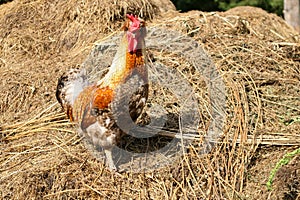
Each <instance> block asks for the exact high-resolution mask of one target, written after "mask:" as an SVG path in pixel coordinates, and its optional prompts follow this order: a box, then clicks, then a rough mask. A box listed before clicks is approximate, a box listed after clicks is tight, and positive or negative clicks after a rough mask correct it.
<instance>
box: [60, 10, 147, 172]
mask: <svg viewBox="0 0 300 200" xmlns="http://www.w3.org/2000/svg"><path fill="white" fill-rule="evenodd" d="M123 30H124V32H125V34H124V36H123V38H122V40H121V43H120V46H119V48H118V50H117V52H116V55H115V57H114V59H113V62H112V64H111V66H110V68H109V71H108V73H107V74H106V75H105V76H104V77H103V78H102V79H101V80H99V81H98V82H97V83H93V84H90V83H89V82H88V79H87V75H86V71H85V70H84V69H71V70H70V71H69V72H67V73H64V74H63V75H62V76H61V77H60V78H59V80H58V84H57V90H56V98H57V100H58V102H59V103H60V104H61V106H62V108H63V110H64V111H65V113H66V115H67V116H68V118H69V119H70V121H73V122H77V123H78V124H79V133H80V134H82V135H83V136H84V137H86V138H87V139H89V140H90V141H91V142H92V144H93V145H95V146H101V147H102V148H103V149H104V152H105V155H106V164H107V165H108V166H109V168H110V169H111V170H116V169H117V168H116V166H115V164H114V161H113V158H112V151H111V150H112V148H113V146H114V145H117V144H118V142H119V140H120V136H121V134H124V133H128V131H129V130H130V127H131V126H130V124H133V123H134V122H136V120H137V118H138V117H139V116H140V114H141V112H142V110H143V108H144V106H145V104H146V101H147V98H148V84H147V81H148V72H147V67H146V65H145V58H144V50H145V36H146V28H145V22H144V21H143V20H141V19H139V18H138V17H137V16H133V15H127V20H126V21H125V23H124V26H123ZM126 116H129V117H126ZM131 122H132V123H131Z"/></svg>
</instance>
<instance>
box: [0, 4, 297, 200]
mask: <svg viewBox="0 0 300 200" xmlns="http://www.w3.org/2000/svg"><path fill="white" fill-rule="evenodd" d="M164 3H165V4H166V5H170V4H169V3H168V2H167V1H165V2H164ZM104 8H105V9H104ZM171 8H172V7H170V9H171ZM126 12H134V13H136V14H141V15H143V16H144V17H145V18H146V19H147V20H148V21H149V20H150V19H152V21H149V22H148V26H152V27H153V26H159V27H162V28H165V29H173V30H177V31H179V32H181V33H182V34H185V35H187V36H190V37H193V38H194V39H195V40H196V41H198V42H199V43H200V44H201V45H202V46H203V48H204V49H205V50H206V51H207V52H208V54H209V55H211V59H212V60H213V62H214V63H215V65H216V66H217V69H218V71H219V72H220V74H221V76H222V78H223V79H224V81H225V84H226V91H227V97H226V98H227V105H226V109H227V110H226V125H225V128H224V134H223V135H222V137H221V138H220V139H219V140H218V141H217V142H218V144H217V145H216V146H215V147H214V148H213V149H212V151H211V152H210V153H209V154H205V155H202V154H199V151H200V150H201V149H200V148H199V145H198V142H199V140H195V142H194V143H193V145H191V146H190V147H189V151H188V152H187V153H185V154H184V155H183V157H182V159H181V160H179V161H177V162H176V163H175V164H174V165H171V166H169V167H166V168H164V169H160V170H159V171H158V172H149V173H141V174H134V173H130V172H127V173H120V174H112V173H110V172H109V171H107V170H106V169H105V167H104V166H103V164H102V163H101V162H98V161H97V160H96V159H95V158H94V157H93V156H92V155H91V154H90V153H89V152H88V151H87V150H86V147H85V146H84V145H83V143H82V141H81V138H79V137H78V136H77V133H76V131H75V129H74V128H73V126H72V124H70V123H68V122H67V121H66V120H65V119H64V118H63V115H62V114H61V110H60V108H59V106H58V105H57V104H55V98H54V91H55V85H56V80H57V77H58V76H59V75H60V74H61V73H62V72H63V71H65V70H67V69H68V68H70V67H74V66H76V65H80V64H81V63H83V61H84V60H85V58H86V57H87V56H88V54H89V52H90V51H91V48H92V47H93V43H94V42H96V41H97V40H100V39H101V38H103V37H104V36H105V35H109V34H110V33H112V32H113V31H117V30H118V29H119V27H120V25H121V22H122V21H123V17H124V14H125V13H126ZM0 36H1V37H0V44H1V45H0V73H1V75H2V79H1V81H0V88H1V94H0V112H1V116H0V123H1V131H0V149H1V153H0V155H1V157H0V174H1V175H0V195H1V197H2V198H4V199H17V198H18V199H24V198H26V199H29V198H32V199H38V198H44V199H53V198H55V199H74V198H82V199H87V198H107V199H108V198H109V199H130V198H131V199H197V198H198V199H199V198H203V199H247V198H248V197H249V196H247V195H249V194H251V195H253V196H254V198H255V195H256V194H255V191H256V188H255V189H252V190H251V189H249V187H250V186H251V185H253V179H250V178H249V174H251V172H252V171H251V169H253V168H258V169H260V170H261V171H262V172H263V171H264V170H263V169H264V168H265V167H266V166H260V163H259V162H255V159H258V160H259V159H262V160H263V158H264V156H261V154H260V152H261V149H264V148H265V147H266V146H265V145H270V148H269V149H267V150H265V151H264V152H265V156H267V155H269V154H271V153H273V154H272V155H274V154H275V155H276V153H277V152H279V153H278V155H279V154H280V152H281V150H284V148H285V147H283V146H285V145H289V146H291V145H298V146H299V144H300V139H299V134H298V132H299V127H300V126H299V125H300V124H299V116H300V109H299V107H300V101H299V97H300V94H299V79H300V77H299V74H300V73H299V69H300V64H299V59H300V45H299V34H297V33H296V32H295V31H294V30H293V29H291V28H290V27H289V26H287V25H286V24H285V22H284V21H283V20H282V19H281V18H279V17H277V16H275V15H274V14H268V13H266V12H265V11H262V10H260V9H255V8H250V7H244V8H236V9H232V10H230V11H228V12H224V13H204V12H198V11H194V12H189V13H184V14H179V13H177V12H168V13H162V9H160V5H159V3H158V2H157V1H150V0H147V1H146V0H144V1H96V2H95V1H81V2H78V1H52V2H51V3H50V2H48V1H17V0H16V1H13V2H12V3H8V4H4V5H2V6H1V7H0ZM153 55H154V57H156V59H160V60H162V62H165V63H169V66H170V67H174V68H175V69H176V70H178V71H179V72H182V74H183V75H184V76H186V79H187V80H189V82H190V84H191V86H192V87H193V88H194V89H195V91H196V95H197V97H198V100H199V110H200V111H201V112H200V113H199V114H200V117H201V119H202V121H201V124H200V125H199V133H200V135H202V133H205V131H206V130H207V128H208V122H207V119H209V109H210V108H209V107H207V105H208V104H209V98H208V94H207V91H206V88H205V82H203V79H202V77H201V76H199V75H195V74H193V72H192V71H186V69H187V68H188V67H189V66H190V65H189V64H188V63H186V62H185V61H184V60H182V59H178V58H177V57H176V56H175V55H172V52H168V53H167V54H164V52H153ZM161 98H162V99H167V98H168V95H166V96H164V95H162V96H161ZM170 98H171V97H170ZM203 102H204V103H203ZM200 142H201V140H200ZM275 146H276V147H275ZM277 146H279V147H277ZM272 160H274V158H271V159H270V162H271V161H272ZM275 164H276V163H273V166H275ZM253 166H254V167H253ZM270 168H271V166H269V169H270ZM252 175H253V176H255V173H252ZM265 175H266V176H265V177H263V176H262V177H260V179H258V180H257V181H260V182H264V180H266V179H267V176H268V173H265ZM261 179H264V180H261ZM273 184H275V183H273ZM261 187H262V188H264V187H263V186H261ZM257 190H258V189H257ZM277 192H278V193H280V192H281V191H280V190H278V191H277ZM257 194H259V195H260V196H259V197H260V198H264V197H266V198H264V199H267V196H268V195H270V196H272V195H273V196H274V195H276V191H275V192H274V191H273V193H268V192H267V190H266V188H265V189H261V193H257Z"/></svg>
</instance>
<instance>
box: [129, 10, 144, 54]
mask: <svg viewBox="0 0 300 200" xmlns="http://www.w3.org/2000/svg"><path fill="white" fill-rule="evenodd" d="M126 17H127V19H128V20H127V21H126V22H125V24H124V31H126V35H127V41H128V51H129V52H136V51H137V50H139V49H142V48H144V42H145V36H146V27H145V21H144V20H142V19H140V18H138V17H137V16H134V15H129V14H127V15H126Z"/></svg>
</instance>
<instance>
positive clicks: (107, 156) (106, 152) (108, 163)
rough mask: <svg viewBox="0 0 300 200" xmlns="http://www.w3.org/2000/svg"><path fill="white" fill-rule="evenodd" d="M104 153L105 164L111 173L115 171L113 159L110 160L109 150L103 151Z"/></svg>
mask: <svg viewBox="0 0 300 200" xmlns="http://www.w3.org/2000/svg"><path fill="white" fill-rule="evenodd" d="M104 153H105V156H106V164H107V165H108V167H109V169H110V170H111V171H117V168H116V166H115V164H114V161H113V158H112V153H111V149H104Z"/></svg>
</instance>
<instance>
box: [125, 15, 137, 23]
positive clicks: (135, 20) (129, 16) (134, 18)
mask: <svg viewBox="0 0 300 200" xmlns="http://www.w3.org/2000/svg"><path fill="white" fill-rule="evenodd" d="M126 17H127V18H128V19H130V21H132V22H137V21H139V19H138V17H137V16H136V15H135V16H133V15H132V14H126Z"/></svg>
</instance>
